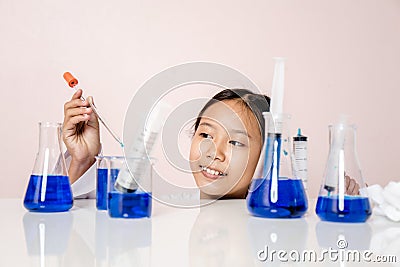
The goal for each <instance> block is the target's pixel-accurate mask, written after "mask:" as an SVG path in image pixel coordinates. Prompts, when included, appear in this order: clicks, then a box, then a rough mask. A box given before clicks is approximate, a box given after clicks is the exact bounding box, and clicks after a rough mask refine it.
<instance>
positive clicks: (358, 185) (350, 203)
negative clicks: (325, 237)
mask: <svg viewBox="0 0 400 267" xmlns="http://www.w3.org/2000/svg"><path fill="white" fill-rule="evenodd" d="M329 136H330V148H329V155H328V161H327V164H326V168H325V172H324V178H323V180H322V185H321V188H320V192H319V196H318V201H317V205H316V209H315V210H316V213H317V215H318V216H319V217H320V218H321V220H323V221H333V222H365V221H366V220H367V219H368V218H369V216H370V215H371V206H370V203H369V199H368V194H367V192H366V184H365V182H364V179H363V177H362V174H361V168H360V164H359V161H358V157H357V153H356V127H355V125H349V124H347V123H345V122H340V123H337V124H335V125H332V126H330V127H329Z"/></svg>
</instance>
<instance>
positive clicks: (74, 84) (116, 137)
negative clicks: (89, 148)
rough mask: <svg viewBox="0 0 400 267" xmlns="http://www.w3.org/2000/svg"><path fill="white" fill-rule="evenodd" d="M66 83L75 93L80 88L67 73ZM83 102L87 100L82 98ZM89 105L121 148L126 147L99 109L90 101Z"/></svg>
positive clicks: (65, 74)
mask: <svg viewBox="0 0 400 267" xmlns="http://www.w3.org/2000/svg"><path fill="white" fill-rule="evenodd" d="M63 77H64V79H65V81H67V83H68V85H69V87H71V88H72V89H74V90H75V91H77V90H78V88H77V86H78V80H77V79H76V78H75V77H74V76H72V74H71V73H69V72H65V73H64V75H63ZM81 100H82V101H85V98H84V97H83V96H81ZM88 102H89V105H90V107H91V108H92V110H93V112H94V114H96V116H97V118H98V119H99V121H100V122H101V123H102V124H103V125H104V127H106V129H107V131H108V132H109V133H110V134H111V136H112V137H113V138H114V139H115V140H116V141H117V142H118V143H119V144H120V145H121V147H124V143H122V141H121V139H119V138H118V136H117V135H116V134H115V133H114V132H113V131H112V130H111V128H110V127H109V126H108V125H107V123H106V122H105V120H104V119H103V118H102V117H101V116H100V114H99V111H98V110H97V108H96V107H95V106H94V105H93V103H91V102H90V101H88Z"/></svg>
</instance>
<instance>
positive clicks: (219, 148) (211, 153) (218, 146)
mask: <svg viewBox="0 0 400 267" xmlns="http://www.w3.org/2000/svg"><path fill="white" fill-rule="evenodd" d="M210 143H211V144H209V146H208V149H207V151H206V157H207V158H210V159H212V160H219V161H225V158H226V146H225V145H224V144H223V143H222V142H210Z"/></svg>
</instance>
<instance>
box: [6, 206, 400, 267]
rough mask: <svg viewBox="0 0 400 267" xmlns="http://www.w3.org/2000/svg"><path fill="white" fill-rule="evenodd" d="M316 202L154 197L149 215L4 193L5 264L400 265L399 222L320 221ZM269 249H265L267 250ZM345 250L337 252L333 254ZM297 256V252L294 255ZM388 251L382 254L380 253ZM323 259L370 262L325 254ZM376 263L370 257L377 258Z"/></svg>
mask: <svg viewBox="0 0 400 267" xmlns="http://www.w3.org/2000/svg"><path fill="white" fill-rule="evenodd" d="M314 207H315V202H314V201H313V202H312V203H309V210H308V213H307V214H306V216H305V217H304V218H302V219H263V218H256V217H252V216H250V215H249V213H248V212H247V208H246V202H245V200H219V201H217V202H215V203H214V204H212V205H209V206H206V207H202V208H197V209H179V208H172V207H168V206H165V205H162V204H160V203H158V202H156V201H153V216H152V218H151V219H112V218H109V217H108V214H107V212H105V211H97V210H96V208H95V201H94V200H75V202H74V207H73V208H72V209H71V210H70V211H69V212H64V213H53V214H45V213H32V212H28V211H26V210H25V209H24V207H23V205H22V200H21V199H0V210H1V213H2V215H1V226H2V227H1V228H0V229H1V230H0V240H1V242H0V251H1V252H0V253H1V255H0V266H51V267H53V266H55V267H56V266H85V267H87V266H207V267H208V266H263V265H268V266H293V265H296V266H297V265H300V266H310V265H315V264H311V263H310V262H301V263H295V262H293V261H292V260H291V259H290V256H289V253H292V254H291V255H292V256H293V255H295V254H293V253H294V252H293V251H298V252H299V253H302V252H304V251H305V250H310V251H311V250H312V251H315V252H316V253H320V254H317V255H321V253H322V251H323V250H324V249H325V250H328V249H329V248H330V247H331V248H332V249H335V250H338V251H339V249H338V247H337V241H338V239H342V240H343V239H344V240H346V242H347V244H348V247H347V250H356V251H359V252H360V253H362V252H365V251H366V250H369V251H371V252H372V253H373V255H372V256H370V259H372V260H374V259H376V256H396V257H397V263H385V264H382V263H380V264H379V266H380V265H385V266H400V223H394V222H391V221H389V220H387V219H386V218H383V217H380V216H372V218H370V219H369V220H368V222H367V223H361V224H340V223H329V222H321V221H320V220H319V219H318V217H317V216H316V215H315V212H314ZM266 247H268V251H269V252H271V251H272V250H275V251H279V250H283V251H286V252H287V254H286V256H285V255H283V254H282V258H283V259H285V258H286V259H288V262H282V261H280V260H279V259H278V258H277V256H276V254H275V258H274V259H273V261H272V262H271V259H270V258H269V259H268V260H267V261H266V262H262V261H260V260H259V259H258V254H259V252H260V251H261V250H263V249H265V248H266ZM262 255H265V254H261V256H262ZM335 255H337V256H333V259H334V258H335V257H339V256H338V255H339V254H335ZM293 257H294V256H293ZM381 259H382V258H381ZM319 265H324V266H353V265H357V266H365V265H367V264H366V262H365V261H364V262H362V263H359V264H356V263H354V262H352V260H347V261H342V262H340V261H335V260H330V259H329V256H328V255H326V254H325V258H324V260H323V261H322V262H320V263H319ZM375 265H378V264H377V263H368V266H375Z"/></svg>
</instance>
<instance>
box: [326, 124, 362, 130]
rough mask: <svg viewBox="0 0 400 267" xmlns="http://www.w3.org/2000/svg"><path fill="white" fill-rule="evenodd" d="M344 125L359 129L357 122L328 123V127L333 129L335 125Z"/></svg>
mask: <svg viewBox="0 0 400 267" xmlns="http://www.w3.org/2000/svg"><path fill="white" fill-rule="evenodd" d="M339 125H343V126H344V127H348V128H351V129H354V130H357V125H356V124H355V123H330V124H328V129H332V128H334V127H335V126H339Z"/></svg>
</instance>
